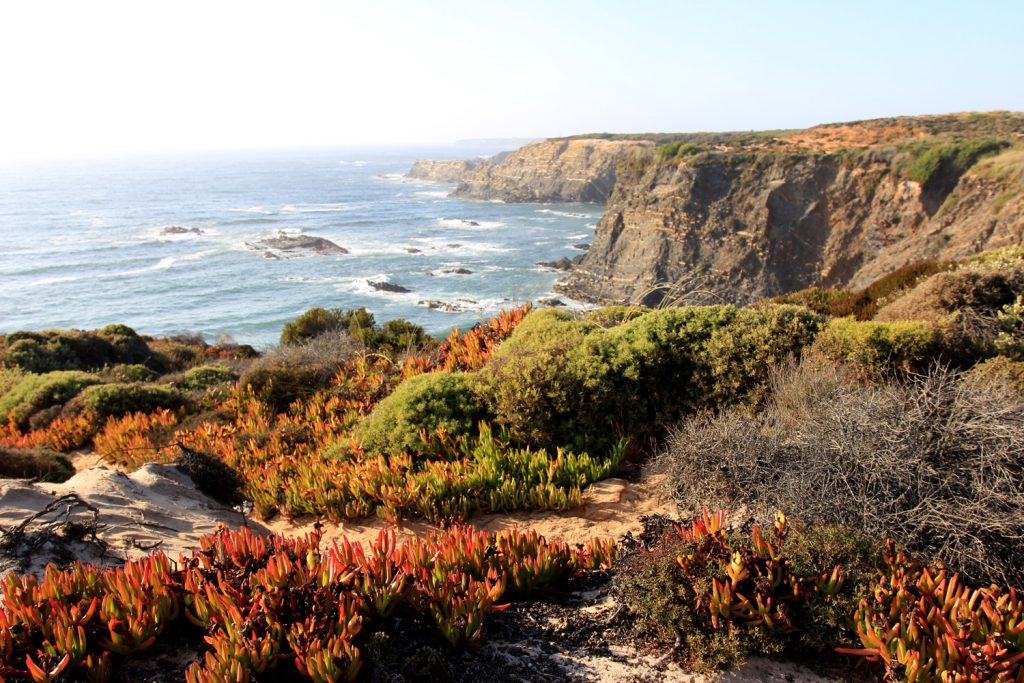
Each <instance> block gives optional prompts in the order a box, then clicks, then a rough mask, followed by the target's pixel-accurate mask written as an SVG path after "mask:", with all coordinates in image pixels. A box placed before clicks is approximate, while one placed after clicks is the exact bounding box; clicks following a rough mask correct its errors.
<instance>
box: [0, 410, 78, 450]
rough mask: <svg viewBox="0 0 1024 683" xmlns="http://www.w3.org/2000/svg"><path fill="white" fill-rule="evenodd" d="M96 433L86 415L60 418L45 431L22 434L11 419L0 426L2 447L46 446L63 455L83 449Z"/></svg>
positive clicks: (39, 430)
mask: <svg viewBox="0 0 1024 683" xmlns="http://www.w3.org/2000/svg"><path fill="white" fill-rule="evenodd" d="M95 433H96V425H95V424H94V423H93V421H92V420H91V419H90V418H89V417H88V416H85V415H79V416H78V417H74V418H64V417H58V418H57V419H55V420H54V421H53V422H51V423H50V424H49V425H48V426H47V427H45V428H44V429H33V430H32V431H29V432H22V431H21V429H20V428H19V427H18V425H17V424H15V422H14V420H11V419H9V420H8V421H7V422H6V423H4V424H0V446H9V447H13V448H38V447H40V446H46V447H49V448H52V449H53V450H55V451H59V452H61V453H70V452H71V451H73V450H75V449H77V448H81V447H83V446H84V445H85V444H87V443H88V442H89V440H90V439H92V436H93V434H95Z"/></svg>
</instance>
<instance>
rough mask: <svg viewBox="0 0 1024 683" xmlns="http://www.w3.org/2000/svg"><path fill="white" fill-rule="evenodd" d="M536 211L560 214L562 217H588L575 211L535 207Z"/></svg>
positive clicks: (553, 214)
mask: <svg viewBox="0 0 1024 683" xmlns="http://www.w3.org/2000/svg"><path fill="white" fill-rule="evenodd" d="M537 213H547V214H551V215H552V216H562V217H563V218H590V216H588V215H587V214H585V213H576V212H573V211H555V210H554V209H537Z"/></svg>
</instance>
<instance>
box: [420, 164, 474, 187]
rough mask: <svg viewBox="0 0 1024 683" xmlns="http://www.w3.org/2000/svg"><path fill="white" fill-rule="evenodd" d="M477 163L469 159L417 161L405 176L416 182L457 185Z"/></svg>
mask: <svg viewBox="0 0 1024 683" xmlns="http://www.w3.org/2000/svg"><path fill="white" fill-rule="evenodd" d="M478 163H479V162H477V161H474V160H471V159H470V160H465V159H443V160H435V159H417V160H416V161H415V162H414V163H413V165H412V168H410V169H409V172H408V173H406V174H405V175H406V176H407V177H409V178H415V179H416V180H432V181H434V182H437V183H457V182H459V179H461V178H462V176H463V174H465V173H466V172H467V171H470V170H472V169H473V168H476V166H477V164H478Z"/></svg>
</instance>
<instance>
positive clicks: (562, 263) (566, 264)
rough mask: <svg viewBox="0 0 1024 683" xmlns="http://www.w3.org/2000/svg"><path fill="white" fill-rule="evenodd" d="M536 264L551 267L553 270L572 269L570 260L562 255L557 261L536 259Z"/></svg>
mask: <svg viewBox="0 0 1024 683" xmlns="http://www.w3.org/2000/svg"><path fill="white" fill-rule="evenodd" d="M537 265H538V266H540V267H541V268H553V269H555V270H572V261H570V260H569V259H567V258H566V257H564V256H563V257H562V258H560V259H558V260H557V261H537Z"/></svg>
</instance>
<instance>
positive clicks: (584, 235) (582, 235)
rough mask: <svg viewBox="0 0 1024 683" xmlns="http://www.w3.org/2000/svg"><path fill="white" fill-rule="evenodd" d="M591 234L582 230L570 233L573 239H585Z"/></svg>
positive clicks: (570, 237)
mask: <svg viewBox="0 0 1024 683" xmlns="http://www.w3.org/2000/svg"><path fill="white" fill-rule="evenodd" d="M590 236H591V235H590V233H587V232H581V233H580V234H578V235H569V239H571V240H585V239H587V238H588V237H590Z"/></svg>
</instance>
